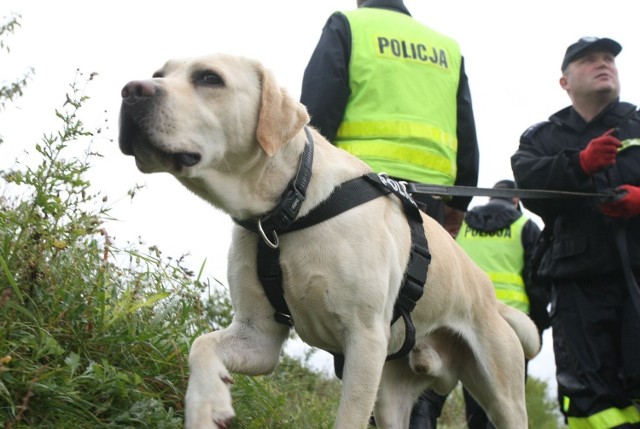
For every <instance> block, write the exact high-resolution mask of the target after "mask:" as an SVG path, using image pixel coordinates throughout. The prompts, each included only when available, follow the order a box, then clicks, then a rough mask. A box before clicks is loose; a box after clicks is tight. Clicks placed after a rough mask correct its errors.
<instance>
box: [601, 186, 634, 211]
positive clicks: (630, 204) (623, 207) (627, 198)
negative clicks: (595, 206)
mask: <svg viewBox="0 0 640 429" xmlns="http://www.w3.org/2000/svg"><path fill="white" fill-rule="evenodd" d="M616 192H620V193H622V196H621V197H619V198H617V199H615V200H614V201H611V202H610V203H604V204H602V205H601V206H600V211H601V212H602V213H604V214H606V215H607V216H611V217H621V218H625V219H629V218H632V217H635V216H639V215H640V187H638V186H631V185H622V186H618V187H617V188H616Z"/></svg>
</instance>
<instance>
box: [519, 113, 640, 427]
mask: <svg viewBox="0 0 640 429" xmlns="http://www.w3.org/2000/svg"><path fill="white" fill-rule="evenodd" d="M612 128H616V131H615V133H614V134H613V135H614V136H615V137H616V138H618V139H619V140H620V141H621V142H622V144H623V149H622V150H620V151H619V152H618V154H617V156H616V163H615V165H613V166H611V167H608V168H606V169H604V170H602V171H599V172H597V173H595V174H594V175H593V176H588V175H587V174H586V173H584V171H583V170H582V168H581V167H580V161H579V152H580V151H581V150H583V149H584V148H585V147H586V146H587V145H588V143H589V142H590V141H591V140H592V139H594V138H596V137H598V136H601V135H602V134H604V133H605V132H607V131H608V130H610V129H612ZM639 138H640V114H638V113H637V112H636V109H635V106H633V105H630V104H627V103H623V102H620V101H616V102H614V103H612V104H611V105H610V106H608V107H607V108H605V109H604V110H603V111H602V112H601V113H600V114H599V115H598V116H596V117H595V118H594V119H593V120H591V121H590V122H588V123H586V122H585V121H584V120H583V119H582V117H581V116H580V115H579V114H578V113H577V112H576V111H575V110H574V109H573V107H571V106H570V107H567V108H565V109H563V110H561V111H559V112H557V113H555V114H554V115H552V116H551V117H550V118H549V121H547V122H543V123H541V124H538V125H535V126H533V127H531V128H530V129H529V130H527V131H525V133H524V134H523V135H522V137H521V140H520V146H519V149H518V151H517V152H516V153H515V154H514V155H513V156H512V158H511V164H512V169H513V173H514V177H515V179H516V183H517V186H518V188H525V189H548V190H565V191H578V192H598V191H602V190H605V189H614V188H616V187H618V186H620V185H622V184H629V185H633V186H640V146H639V145H638V144H637V143H638V140H634V139H639ZM523 203H524V205H525V207H527V208H528V209H529V210H531V211H532V212H534V213H536V214H538V215H539V216H540V217H541V218H542V220H543V221H544V223H545V231H544V232H543V237H547V236H550V244H549V245H548V246H547V247H545V250H544V253H543V256H542V259H541V263H540V267H539V270H538V271H537V273H538V274H539V275H540V277H541V278H543V279H546V280H548V282H549V284H550V286H551V309H550V317H551V326H552V328H553V340H554V352H555V359H556V365H557V372H556V378H557V380H558V399H559V402H560V406H561V410H562V411H563V413H564V414H565V416H566V417H567V419H568V422H569V426H570V427H607V428H608V427H621V428H622V427H624V428H627V427H629V428H630V427H634V428H635V427H638V426H640V421H638V422H636V423H634V424H632V425H631V426H629V425H628V423H625V424H622V425H621V423H624V422H629V421H632V422H635V420H636V418H637V417H638V412H637V410H636V408H635V405H634V404H633V403H632V401H634V400H640V365H638V362H640V341H638V339H639V338H638V332H640V315H639V314H638V312H637V311H635V309H634V307H633V304H632V299H631V296H630V289H629V285H630V282H628V281H626V279H625V276H624V272H623V266H622V263H621V260H622V258H621V256H620V255H621V253H620V252H619V250H618V248H617V244H616V238H615V234H614V232H615V231H616V229H617V228H620V227H623V228H626V240H627V244H628V246H627V247H628V248H627V249H626V252H627V253H628V256H629V260H630V263H631V266H632V269H633V271H634V273H635V278H636V282H639V281H640V217H638V216H636V217H633V218H631V219H628V220H623V219H617V218H611V217H608V216H605V215H604V214H602V213H601V212H600V211H599V210H598V205H599V203H600V202H599V201H597V200H596V199H572V198H558V199H530V200H527V199H524V200H523Z"/></svg>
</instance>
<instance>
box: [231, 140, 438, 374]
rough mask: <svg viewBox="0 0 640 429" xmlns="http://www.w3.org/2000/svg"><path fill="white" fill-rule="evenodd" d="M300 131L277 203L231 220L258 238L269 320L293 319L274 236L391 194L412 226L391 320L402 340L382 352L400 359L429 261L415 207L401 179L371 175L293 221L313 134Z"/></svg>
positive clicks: (307, 174)
mask: <svg viewBox="0 0 640 429" xmlns="http://www.w3.org/2000/svg"><path fill="white" fill-rule="evenodd" d="M305 132H306V134H307V141H306V143H305V148H304V151H303V154H302V156H301V160H300V165H299V167H298V172H297V174H296V177H295V178H294V179H293V180H292V181H291V182H290V183H289V186H288V187H287V189H286V190H285V192H284V193H283V195H282V198H281V200H280V203H279V204H278V206H276V208H275V209H274V210H272V211H271V212H269V213H267V214H266V215H265V216H263V217H261V218H260V219H258V220H257V221H255V222H254V221H244V220H238V219H234V221H235V222H236V223H238V224H239V225H240V226H242V227H244V228H246V229H248V230H250V231H253V232H255V233H257V234H259V235H260V237H261V238H262V240H258V255H257V258H258V259H257V265H258V277H259V279H260V282H261V283H262V287H263V288H264V291H265V293H266V295H267V298H268V299H269V302H270V303H271V305H272V306H273V308H274V309H275V313H274V318H275V320H276V321H277V322H279V323H282V324H284V325H286V326H289V327H291V326H293V318H292V317H291V312H290V311H289V307H288V306H287V303H286V301H285V300H284V290H283V288H282V270H281V267H280V251H279V239H278V235H279V234H285V233H288V232H292V231H297V230H300V229H303V228H307V227H310V226H312V225H315V224H317V223H320V222H323V221H325V220H327V219H330V218H332V217H333V216H336V215H338V214H340V213H342V212H345V211H347V210H349V209H351V208H353V207H356V206H358V205H360V204H363V203H365V202H367V201H371V200H373V199H375V198H378V197H381V196H384V195H388V194H391V193H393V194H395V195H396V196H397V197H398V198H399V199H400V201H401V202H402V205H403V208H404V211H405V214H406V216H407V220H408V222H409V226H410V229H411V255H410V257H409V263H408V265H407V269H406V271H405V276H404V279H403V281H402V285H401V287H400V292H399V294H398V297H397V300H396V303H395V306H394V316H393V319H392V321H391V323H392V324H393V323H395V322H396V321H397V320H398V319H399V318H400V317H402V319H403V321H404V323H405V340H404V343H403V345H402V346H401V348H400V350H398V351H397V352H395V353H393V354H391V355H389V356H387V360H390V359H396V358H399V357H402V356H404V355H406V354H407V353H409V351H410V350H411V349H412V348H413V346H414V345H415V326H414V325H413V322H412V320H411V311H412V310H413V309H414V308H415V306H416V303H417V301H418V299H420V297H421V296H422V293H423V288H424V284H425V282H426V279H427V270H428V267H429V263H430V262H431V255H430V254H429V249H428V244H427V239H426V237H425V235H424V229H423V228H422V217H421V215H420V211H419V209H418V207H417V205H416V203H415V202H414V201H413V199H412V198H411V196H410V195H409V194H408V193H407V191H406V187H405V184H404V183H402V182H397V181H395V180H392V179H390V178H388V177H387V176H386V175H384V174H380V175H377V174H373V173H371V174H368V175H366V176H362V177H358V178H355V179H352V180H349V181H347V182H344V183H342V184H341V185H340V186H338V187H337V188H336V189H335V190H334V191H333V192H332V193H331V195H330V196H329V198H327V199H326V200H324V201H323V202H322V203H320V204H318V205H317V206H316V207H314V208H313V209H312V210H311V211H310V212H309V213H308V214H307V215H305V216H303V217H301V218H298V219H296V217H297V214H298V212H299V210H300V206H301V205H302V201H304V199H305V195H306V189H307V186H308V184H309V181H310V179H311V164H312V162H313V140H312V136H311V133H310V132H309V131H308V129H307V128H305ZM334 356H335V357H336V362H337V363H338V365H340V366H341V364H340V362H344V359H343V356H342V355H340V354H334ZM340 373H341V367H340Z"/></svg>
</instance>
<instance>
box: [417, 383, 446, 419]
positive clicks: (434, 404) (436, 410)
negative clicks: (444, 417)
mask: <svg viewBox="0 0 640 429" xmlns="http://www.w3.org/2000/svg"><path fill="white" fill-rule="evenodd" d="M446 400H447V397H446V396H442V395H438V394H437V393H436V392H434V391H433V390H431V389H428V390H425V391H424V392H422V394H421V395H420V397H419V398H418V400H417V401H416V403H415V404H414V405H413V408H412V409H411V420H410V422H409V429H436V427H438V417H440V414H441V413H442V408H443V407H444V403H445V401H446Z"/></svg>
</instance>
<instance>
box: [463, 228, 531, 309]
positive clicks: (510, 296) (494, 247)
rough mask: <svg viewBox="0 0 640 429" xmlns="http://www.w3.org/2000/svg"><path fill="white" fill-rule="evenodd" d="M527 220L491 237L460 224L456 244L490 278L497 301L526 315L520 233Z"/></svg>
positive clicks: (496, 232)
mask: <svg viewBox="0 0 640 429" xmlns="http://www.w3.org/2000/svg"><path fill="white" fill-rule="evenodd" d="M525 223H527V218H526V217H525V216H520V217H519V218H518V220H516V221H515V222H514V223H512V224H511V225H509V226H508V227H506V228H503V229H501V230H498V231H494V232H492V233H487V232H484V231H479V230H477V229H473V228H471V227H469V225H468V224H467V222H462V226H461V228H460V232H459V233H458V236H457V237H456V241H457V242H458V244H459V245H460V247H462V248H463V249H464V250H465V252H466V253H467V255H469V256H470V257H471V259H473V261H474V262H475V263H476V264H477V265H478V266H479V267H480V268H481V269H482V270H483V271H484V272H485V273H487V275H488V276H489V278H490V279H491V281H492V282H493V286H494V287H495V290H496V297H497V298H498V299H499V300H500V301H503V302H504V303H505V304H507V305H509V306H511V307H514V308H517V309H518V310H520V311H523V312H524V313H526V314H529V297H528V296H527V292H526V290H525V287H524V279H523V278H522V272H523V271H524V248H523V246H522V229H523V228H524V225H525Z"/></svg>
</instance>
